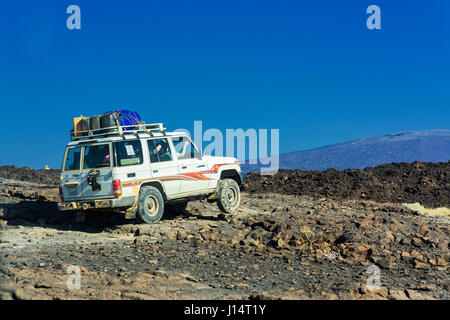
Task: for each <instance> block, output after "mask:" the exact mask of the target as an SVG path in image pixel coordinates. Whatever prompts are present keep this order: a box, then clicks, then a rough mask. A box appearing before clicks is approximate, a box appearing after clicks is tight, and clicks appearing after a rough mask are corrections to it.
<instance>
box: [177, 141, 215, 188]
mask: <svg viewBox="0 0 450 320" xmlns="http://www.w3.org/2000/svg"><path fill="white" fill-rule="evenodd" d="M172 143H173V146H174V149H175V152H176V156H177V159H178V166H179V169H180V176H181V182H180V193H196V192H197V191H198V192H202V191H205V190H206V189H208V185H209V176H208V175H207V174H205V171H207V169H208V168H207V163H206V160H204V159H203V157H202V155H201V153H200V151H199V150H198V149H197V148H196V146H195V145H194V144H193V143H192V141H191V140H190V139H189V137H187V136H180V137H172Z"/></svg>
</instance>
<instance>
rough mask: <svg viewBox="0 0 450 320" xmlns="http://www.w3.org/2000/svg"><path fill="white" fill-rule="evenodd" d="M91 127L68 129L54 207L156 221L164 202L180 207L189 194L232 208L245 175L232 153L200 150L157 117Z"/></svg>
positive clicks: (180, 209)
mask: <svg viewBox="0 0 450 320" xmlns="http://www.w3.org/2000/svg"><path fill="white" fill-rule="evenodd" d="M95 131H96V130H92V131H89V133H88V134H86V135H84V136H82V137H80V134H79V133H78V134H74V133H73V132H72V133H71V140H72V141H71V142H69V143H68V144H67V146H66V150H65V154H64V159H63V163H62V170H61V181H60V195H61V199H62V202H60V203H59V204H58V207H59V209H60V210H75V211H77V212H79V213H84V212H86V211H92V210H105V209H106V210H115V211H119V212H123V213H125V217H126V218H128V219H133V218H135V217H136V218H138V219H139V220H140V221H142V222H145V223H156V222H158V221H159V220H160V219H161V217H162V215H163V213H164V208H165V207H167V208H168V209H169V210H171V211H174V212H177V213H180V212H184V209H185V208H186V205H187V203H188V201H190V200H194V199H200V198H207V199H208V201H211V202H214V201H217V204H218V206H219V208H220V210H221V211H222V212H224V213H227V214H231V213H234V212H235V211H236V210H237V209H238V207H239V203H240V185H242V184H243V183H244V181H245V175H244V174H243V173H242V172H241V168H240V164H239V162H238V161H237V159H235V158H231V157H214V156H207V155H202V154H201V151H200V150H199V149H198V148H197V147H196V146H195V144H194V143H193V142H192V141H191V139H190V138H189V136H188V135H186V134H185V133H183V132H171V133H166V132H165V129H164V128H163V126H162V124H160V123H159V124H151V125H145V124H144V125H139V126H130V127H129V128H126V127H124V126H117V127H113V128H108V130H105V129H102V130H99V131H101V132H100V133H97V134H96V133H95ZM105 132H107V133H105Z"/></svg>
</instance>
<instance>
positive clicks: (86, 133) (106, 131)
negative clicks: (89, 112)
mask: <svg viewBox="0 0 450 320" xmlns="http://www.w3.org/2000/svg"><path fill="white" fill-rule="evenodd" d="M155 131H156V132H160V133H162V134H163V135H166V128H164V127H163V124H162V123H152V124H145V123H141V124H138V125H128V126H121V125H117V126H112V127H107V128H101V129H94V130H83V131H74V130H70V140H71V141H79V140H85V139H94V138H96V139H98V138H106V137H111V136H121V137H122V138H123V137H124V135H125V134H127V135H128V134H133V135H136V136H137V135H138V133H147V134H149V135H150V136H153V134H152V132H155Z"/></svg>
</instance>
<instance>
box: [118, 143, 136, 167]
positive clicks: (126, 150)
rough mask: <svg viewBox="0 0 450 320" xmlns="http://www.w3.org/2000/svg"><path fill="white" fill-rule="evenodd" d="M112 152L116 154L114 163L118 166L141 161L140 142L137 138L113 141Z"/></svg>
mask: <svg viewBox="0 0 450 320" xmlns="http://www.w3.org/2000/svg"><path fill="white" fill-rule="evenodd" d="M114 153H115V155H116V158H115V162H114V165H115V166H118V167H123V166H130V165H134V164H141V163H142V162H143V160H142V159H143V158H142V148H141V142H140V141H139V140H132V141H121V142H116V143H114Z"/></svg>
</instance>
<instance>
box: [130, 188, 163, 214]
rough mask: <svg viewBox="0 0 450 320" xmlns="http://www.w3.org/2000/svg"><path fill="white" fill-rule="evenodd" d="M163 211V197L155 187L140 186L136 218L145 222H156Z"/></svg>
mask: <svg viewBox="0 0 450 320" xmlns="http://www.w3.org/2000/svg"><path fill="white" fill-rule="evenodd" d="M163 213H164V199H163V197H162V195H161V192H159V190H158V189H156V188H155V187H150V186H148V187H142V188H141V191H140V192H139V199H138V208H137V215H136V216H137V218H138V220H140V221H141V222H145V223H157V222H158V221H159V220H161V218H162V215H163Z"/></svg>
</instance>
